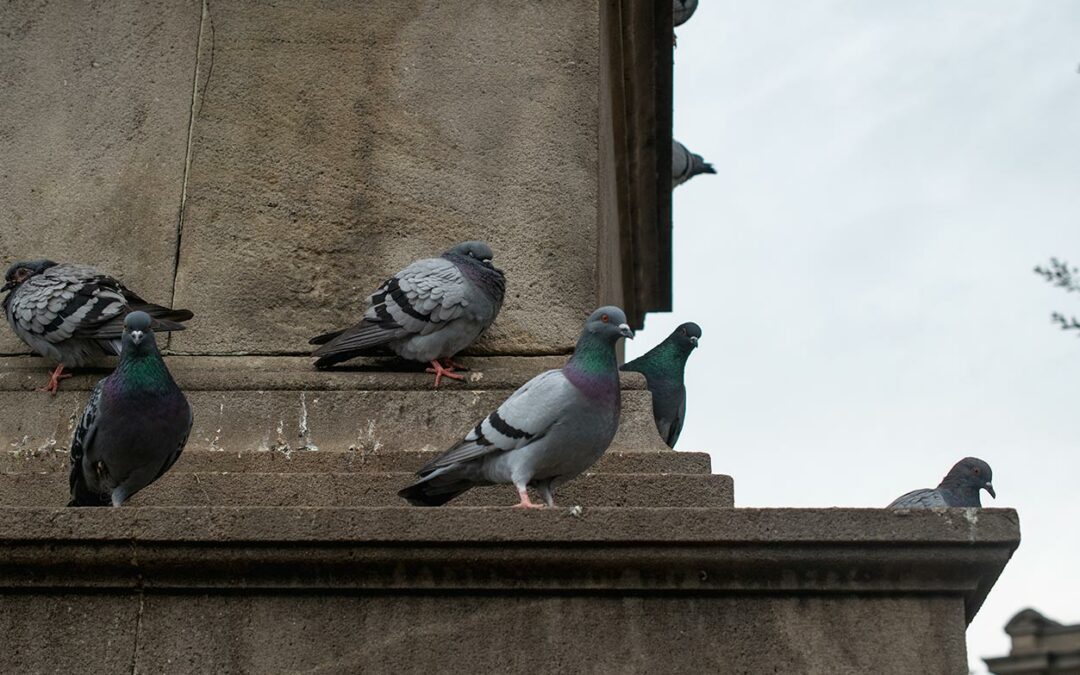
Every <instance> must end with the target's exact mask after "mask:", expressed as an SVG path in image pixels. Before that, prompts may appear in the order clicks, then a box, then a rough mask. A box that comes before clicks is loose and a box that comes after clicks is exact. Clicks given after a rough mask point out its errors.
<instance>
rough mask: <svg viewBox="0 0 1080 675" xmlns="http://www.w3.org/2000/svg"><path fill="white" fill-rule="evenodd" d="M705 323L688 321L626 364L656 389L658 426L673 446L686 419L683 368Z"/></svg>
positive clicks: (654, 413)
mask: <svg viewBox="0 0 1080 675" xmlns="http://www.w3.org/2000/svg"><path fill="white" fill-rule="evenodd" d="M699 339H701V327H700V326H698V325H697V324H696V323H684V324H682V325H681V326H679V327H678V328H676V329H675V331H674V332H673V333H672V334H671V335H669V336H667V339H665V340H664V341H663V342H661V343H660V344H658V345H656V346H655V347H653V348H652V349H650V350H649V351H648V352H646V353H645V354H642V355H641V356H639V357H638V358H636V359H634V360H633V361H631V362H629V363H627V364H626V365H624V366H623V367H622V370H626V371H632V372H636V373H641V374H642V375H644V376H645V381H646V383H647V384H648V387H649V391H650V392H652V409H653V419H654V420H655V421H656V430H657V431H659V432H660V437H661V438H663V439H664V442H665V443H667V445H668V447H669V448H674V447H675V443H677V442H678V440H679V434H680V433H682V428H683V421H684V420H685V419H686V386H685V385H684V384H683V372H684V371H685V370H686V359H687V358H689V356H690V352H692V351H694V350H695V349H696V348H697V346H698V340H699Z"/></svg>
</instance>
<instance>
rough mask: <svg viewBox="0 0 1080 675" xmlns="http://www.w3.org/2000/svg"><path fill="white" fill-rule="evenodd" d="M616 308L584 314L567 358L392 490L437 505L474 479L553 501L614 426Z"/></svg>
mask: <svg viewBox="0 0 1080 675" xmlns="http://www.w3.org/2000/svg"><path fill="white" fill-rule="evenodd" d="M633 336H634V331H632V330H630V326H628V325H627V324H626V315H625V314H623V311H622V310H621V309H619V308H618V307H601V308H600V309H598V310H596V311H595V312H593V313H592V315H591V316H589V320H588V321H586V322H585V327H584V329H583V330H582V331H581V337H580V338H578V343H577V347H576V348H575V349H574V355H573V356H571V357H570V361H569V362H568V363H567V364H566V365H565V366H563V367H562V368H561V369H558V370H549V371H546V372H543V373H541V374H539V375H537V376H536V377H534V378H533V379H531V380H529V381H528V382H526V383H525V384H524V385H522V387H521V388H520V389H518V390H517V391H515V392H514V393H513V394H511V395H510V398H508V399H506V401H505V402H504V403H503V404H502V405H500V406H499V408H498V410H496V411H495V412H493V413H491V414H490V415H488V416H487V417H486V418H485V419H484V420H483V421H481V422H480V423H479V424H477V425H476V427H475V428H473V430H472V431H470V432H469V433H468V434H467V435H466V436H465V438H463V439H462V440H461V441H459V442H458V443H457V444H455V445H454V446H453V447H452V448H450V449H449V450H447V451H446V452H444V453H442V454H441V455H439V456H438V457H436V458H435V459H433V460H431V461H430V462H428V463H427V464H425V465H424V466H423V467H422V468H421V469H420V471H418V472H417V475H418V476H419V477H420V480H418V481H416V482H415V483H413V484H412V485H409V486H408V487H406V488H404V489H403V490H401V491H400V492H398V496H400V497H402V498H404V499H406V500H408V501H409V503H410V504H415V505H417V506H439V505H441V504H445V503H446V502H448V501H450V500H451V499H453V498H454V497H457V496H458V495H460V494H462V493H463V492H465V491H466V490H468V489H470V488H472V487H474V486H477V485H494V484H505V483H511V484H513V485H514V487H515V488H517V491H518V496H519V497H520V499H521V502H520V503H519V504H517V506H520V507H526V508H542V507H543V505H541V504H534V503H532V502H531V501H529V493H528V492H527V490H526V488H527V487H529V486H533V487H535V488H537V489H539V490H540V493H541V494H542V495H543V496H544V501H545V502H547V505H548V506H555V499H554V496H553V494H554V492H555V488H557V487H558V486H559V485H562V484H563V483H565V482H567V481H568V480H571V479H572V478H574V477H575V476H577V475H578V474H580V473H581V472H583V471H585V470H586V469H588V468H589V467H590V466H592V465H593V464H594V463H595V462H596V460H598V459H600V456H601V455H603V454H604V451H605V450H607V447H608V446H609V445H610V444H611V439H612V438H614V436H615V431H616V430H617V429H618V427H619V408H620V405H621V402H620V396H621V392H620V389H619V369H618V362H617V361H616V358H615V343H616V342H618V340H619V338H621V337H627V338H632V337H633Z"/></svg>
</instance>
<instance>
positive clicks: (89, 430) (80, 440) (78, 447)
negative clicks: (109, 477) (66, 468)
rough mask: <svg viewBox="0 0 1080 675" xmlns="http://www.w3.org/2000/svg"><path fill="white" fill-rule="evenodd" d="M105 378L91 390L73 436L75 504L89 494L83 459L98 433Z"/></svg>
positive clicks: (70, 481)
mask: <svg viewBox="0 0 1080 675" xmlns="http://www.w3.org/2000/svg"><path fill="white" fill-rule="evenodd" d="M104 385H105V380H101V381H100V382H98V383H97V386H96V387H94V390H93V391H92V392H90V400H89V401H88V402H87V404H86V408H84V409H83V414H82V418H81V419H80V420H79V426H77V427H75V433H74V435H72V437H71V449H70V450H69V453H68V454H69V458H70V461H71V473H70V475H69V477H68V488H69V490H70V492H71V502H72V504H75V502H76V501H79V500H80V497H85V496H86V495H87V488H86V484H85V482H84V479H83V472H82V460H83V457H84V456H85V455H86V451H87V449H88V448H90V447H92V446H93V443H94V437H95V436H96V434H97V424H98V410H99V407H98V406H99V404H100V402H101V390H102V388H103V387H104Z"/></svg>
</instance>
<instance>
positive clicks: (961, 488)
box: [888, 457, 997, 509]
mask: <svg viewBox="0 0 1080 675" xmlns="http://www.w3.org/2000/svg"><path fill="white" fill-rule="evenodd" d="M992 480H993V472H992V471H991V470H990V465H989V464H987V463H986V462H984V461H982V460H981V459H978V458H976V457H965V458H963V459H962V460H960V461H959V462H957V463H956V464H955V465H954V466H953V468H951V469H949V473H948V474H946V475H945V478H943V479H942V480H941V483H940V484H938V486H937V487H936V488H934V489H929V488H924V489H922V490H912V491H911V492H909V493H907V494H905V495H901V496H900V497H897V498H896V499H895V500H894V501H893V503H892V504H889V507H888V508H890V509H928V508H933V507H935V506H975V507H981V506H982V502H981V501H979V490H986V491H987V492H989V493H990V496H991V497H993V498H995V499H997V494H996V493H995V492H994V485H993V483H991V481H992Z"/></svg>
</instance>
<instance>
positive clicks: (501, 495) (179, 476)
mask: <svg viewBox="0 0 1080 675" xmlns="http://www.w3.org/2000/svg"><path fill="white" fill-rule="evenodd" d="M414 478H415V475H414V474H412V473H404V472H382V473H378V472H365V473H299V472H292V473H252V472H243V473H222V472H197V473H191V472H185V473H173V472H171V471H170V472H169V473H168V474H166V475H165V476H162V477H161V479H160V480H158V481H157V482H155V483H154V484H153V485H151V486H150V487H148V488H146V489H145V490H143V491H142V492H140V493H138V494H137V495H135V496H134V497H132V499H131V502H130V506H133V507H141V506H226V507H227V506H282V507H293V506H327V507H357V506H404V505H405V502H404V501H403V500H402V499H401V498H400V497H398V496H397V491H398V490H400V489H401V488H403V487H405V486H406V485H408V484H409V483H410V482H412V481H413V480H414ZM555 497H556V500H557V502H558V503H559V504H563V505H566V506H570V505H573V504H584V505H587V506H622V507H647V506H689V507H695V506H712V507H731V506H733V505H734V486H733V483H732V480H731V477H730V476H720V475H714V474H707V473H706V474H671V473H669V474H662V475H660V474H619V473H598V474H586V475H584V476H581V477H579V478H578V479H576V480H574V481H572V482H571V483H569V484H568V485H565V486H563V487H561V488H559V489H558V490H557V491H556V495H555ZM534 498H535V499H539V498H540V496H539V493H535V492H534ZM67 500H68V480H67V476H66V475H61V474H59V473H57V472H50V473H9V474H0V505H2V506H22V507H50V506H63V505H64V504H66V503H67ZM517 502H518V497H517V492H515V490H514V489H513V488H512V487H510V486H506V485H503V486H487V487H481V488H474V489H473V490H470V491H469V492H467V493H466V494H464V495H462V496H461V497H459V498H458V499H455V500H454V501H453V502H451V503H450V504H448V505H447V506H448V507H449V508H463V507H469V506H512V505H514V504H516V503H517Z"/></svg>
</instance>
